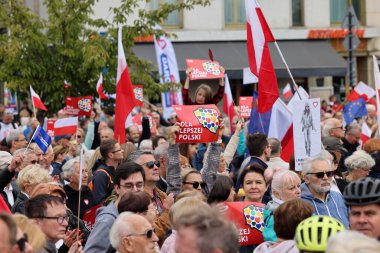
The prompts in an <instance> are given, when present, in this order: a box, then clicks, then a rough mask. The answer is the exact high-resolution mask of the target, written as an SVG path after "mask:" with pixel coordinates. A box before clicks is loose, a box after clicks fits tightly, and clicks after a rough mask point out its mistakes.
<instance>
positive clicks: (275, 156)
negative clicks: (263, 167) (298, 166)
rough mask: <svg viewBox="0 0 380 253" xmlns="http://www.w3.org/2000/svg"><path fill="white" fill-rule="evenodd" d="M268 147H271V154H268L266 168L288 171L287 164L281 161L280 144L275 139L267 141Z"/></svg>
mask: <svg viewBox="0 0 380 253" xmlns="http://www.w3.org/2000/svg"><path fill="white" fill-rule="evenodd" d="M268 142H269V145H270V146H271V147H272V152H271V153H270V158H269V161H268V162H267V164H268V168H281V169H286V170H288V169H289V163H287V162H285V161H284V160H282V159H281V157H280V156H281V151H282V148H281V142H280V141H279V140H278V139H276V138H269V139H268Z"/></svg>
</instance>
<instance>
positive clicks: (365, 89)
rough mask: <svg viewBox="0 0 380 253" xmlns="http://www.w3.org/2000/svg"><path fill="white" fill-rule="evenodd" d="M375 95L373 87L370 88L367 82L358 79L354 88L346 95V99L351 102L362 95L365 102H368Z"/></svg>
mask: <svg viewBox="0 0 380 253" xmlns="http://www.w3.org/2000/svg"><path fill="white" fill-rule="evenodd" d="M375 95H376V92H375V90H374V89H372V88H371V87H369V86H368V85H367V84H365V83H363V82H362V81H360V82H359V83H358V84H357V85H356V86H355V88H354V89H353V90H352V91H351V92H350V94H349V95H348V97H347V100H348V101H351V102H352V101H355V100H358V99H360V98H361V97H362V98H363V99H364V101H365V102H368V101H369V100H370V99H371V98H372V97H373V96H375Z"/></svg>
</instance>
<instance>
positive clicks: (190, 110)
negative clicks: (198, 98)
mask: <svg viewBox="0 0 380 253" xmlns="http://www.w3.org/2000/svg"><path fill="white" fill-rule="evenodd" d="M173 109H174V111H175V112H176V113H177V116H178V123H179V124H180V126H181V130H180V132H179V134H178V135H177V139H176V141H177V142H189V143H192V142H215V141H217V140H218V132H219V128H218V126H219V120H218V117H219V115H220V112H219V110H218V108H217V107H216V105H175V106H173Z"/></svg>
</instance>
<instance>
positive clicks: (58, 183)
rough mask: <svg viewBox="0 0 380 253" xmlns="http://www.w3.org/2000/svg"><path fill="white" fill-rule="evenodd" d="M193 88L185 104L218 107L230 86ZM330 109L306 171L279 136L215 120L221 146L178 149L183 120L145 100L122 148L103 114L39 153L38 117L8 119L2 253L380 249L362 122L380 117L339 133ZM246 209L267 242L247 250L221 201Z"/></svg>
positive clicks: (378, 158) (376, 158)
mask: <svg viewBox="0 0 380 253" xmlns="http://www.w3.org/2000/svg"><path fill="white" fill-rule="evenodd" d="M189 71H191V70H189ZM189 71H188V74H189ZM188 88H189V80H188V79H187V80H186V83H185V89H184V90H183V94H184V100H185V101H187V104H195V105H197V104H207V103H218V102H219V101H220V100H221V99H222V97H223V96H222V95H221V94H223V89H224V81H223V79H221V80H220V82H219V89H218V91H217V93H216V95H215V96H212V90H211V89H210V88H209V86H207V85H203V86H202V85H201V86H199V87H198V89H197V91H196V94H195V100H194V101H191V99H190V97H189V93H188ZM25 106H26V107H27V105H25ZM25 110H26V111H27V109H25ZM325 110H326V108H322V110H321V114H322V117H321V119H322V121H321V127H322V129H321V130H322V142H323V145H324V148H323V151H322V152H321V153H320V154H319V155H317V156H313V157H309V158H308V159H307V160H306V161H305V162H304V164H303V166H302V171H296V170H295V164H294V157H292V158H291V159H290V161H289V162H287V161H284V160H282V159H281V152H282V149H281V142H280V141H279V140H278V139H276V138H267V136H266V135H265V134H261V133H253V134H248V130H247V126H248V124H247V122H244V121H243V120H242V119H240V118H238V117H235V118H234V119H233V120H232V123H231V125H230V124H229V121H228V117H225V118H223V117H222V116H220V117H219V119H218V121H219V131H218V133H217V135H218V140H217V141H216V142H212V143H177V141H176V134H178V132H179V131H180V129H181V127H180V125H179V124H178V123H177V115H175V114H172V115H171V116H170V117H169V118H167V119H166V118H164V117H163V111H162V107H161V106H160V105H159V104H157V105H151V104H149V103H145V104H144V105H143V106H142V107H141V108H140V109H139V110H135V113H137V114H139V115H140V116H141V118H142V125H141V126H137V125H129V126H127V127H126V135H127V142H126V143H119V142H118V141H117V140H115V139H114V138H113V136H114V133H113V119H114V115H113V112H112V110H110V109H107V110H100V109H99V108H98V109H97V110H95V109H94V111H93V113H92V115H91V117H89V118H81V120H80V125H79V126H78V128H77V131H76V134H73V135H62V136H55V137H54V138H53V142H52V144H51V145H50V146H49V147H48V149H47V151H46V152H43V150H41V148H40V147H39V146H38V145H37V144H36V143H34V142H32V141H31V136H32V135H33V133H34V131H35V130H36V128H37V126H38V125H39V124H40V123H39V121H38V120H37V119H36V118H33V115H32V113H31V112H30V113H29V117H30V118H29V119H28V120H25V117H24V119H23V122H24V123H25V122H28V123H27V124H23V125H20V126H19V122H16V120H15V119H14V116H13V114H12V113H10V112H8V111H7V110H5V111H4V113H3V115H2V122H1V123H0V139H2V142H1V145H2V146H1V147H2V150H3V151H0V169H1V170H0V190H1V199H2V200H3V203H4V204H5V206H3V210H4V211H3V212H1V214H0V252H2V253H8V252H24V253H30V252H36V253H37V252H38V253H40V252H49V253H50V252H62V253H63V252H69V253H81V252H86V253H87V252H88V253H102V252H104V253H108V252H120V253H133V252H135V253H147V252H162V253H172V252H177V253H211V252H213V253H217V252H224V253H236V252H251V253H252V252H255V253H261V252H263V253H264V252H273V253H274V252H291V253H292V252H328V253H338V252H345V253H346V252H379V250H380V242H379V240H380V155H379V154H380V140H379V139H377V138H372V139H370V140H368V141H367V142H366V143H365V144H364V145H362V143H361V141H360V133H361V125H360V124H361V122H362V121H363V120H365V121H367V123H368V124H370V125H371V126H375V122H376V120H374V119H373V118H371V117H373V116H371V115H368V116H367V118H365V119H361V120H357V122H355V123H352V124H350V125H348V126H343V123H342V115H341V113H339V112H327V111H325ZM24 114H25V112H24ZM65 116H66V115H65V112H64V111H63V112H60V113H59V115H57V117H65ZM375 117H376V114H375ZM150 119H151V120H153V121H154V123H155V124H154V125H155V127H154V130H153V129H152V128H151V123H150ZM81 150H85V153H84V155H83V156H81V155H80V151H81ZM242 201H244V202H249V203H251V204H252V206H255V205H257V207H263V208H261V209H260V210H262V220H261V221H260V222H262V223H263V224H265V225H264V228H263V230H260V238H262V239H260V240H261V241H260V243H257V244H252V245H245V244H242V243H241V241H240V236H241V231H240V232H239V230H238V229H237V224H235V222H234V220H233V219H231V218H230V217H229V218H227V217H228V215H227V213H228V212H229V210H228V208H227V207H226V205H225V204H224V203H227V202H228V203H231V202H232V203H233V202H242ZM247 205H248V204H247ZM7 210H8V211H7ZM90 213H95V214H94V219H93V220H92V221H91V219H89V218H88V215H89V214H90ZM242 215H243V216H244V214H243V212H242ZM258 222H259V221H258ZM251 229H252V230H254V228H252V227H251ZM239 242H240V243H239ZM359 249H360V250H362V251H356V250H359Z"/></svg>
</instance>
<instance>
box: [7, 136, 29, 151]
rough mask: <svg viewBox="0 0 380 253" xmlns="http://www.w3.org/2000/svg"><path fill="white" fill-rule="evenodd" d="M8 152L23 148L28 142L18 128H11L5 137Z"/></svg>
mask: <svg viewBox="0 0 380 253" xmlns="http://www.w3.org/2000/svg"><path fill="white" fill-rule="evenodd" d="M6 141H7V147H8V151H9V153H11V154H12V155H13V153H14V152H15V151H16V150H17V149H20V148H25V147H26V145H27V144H28V143H27V142H26V139H25V136H24V134H23V133H22V132H21V131H20V130H11V131H10V132H9V133H8V136H7V138H6Z"/></svg>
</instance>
